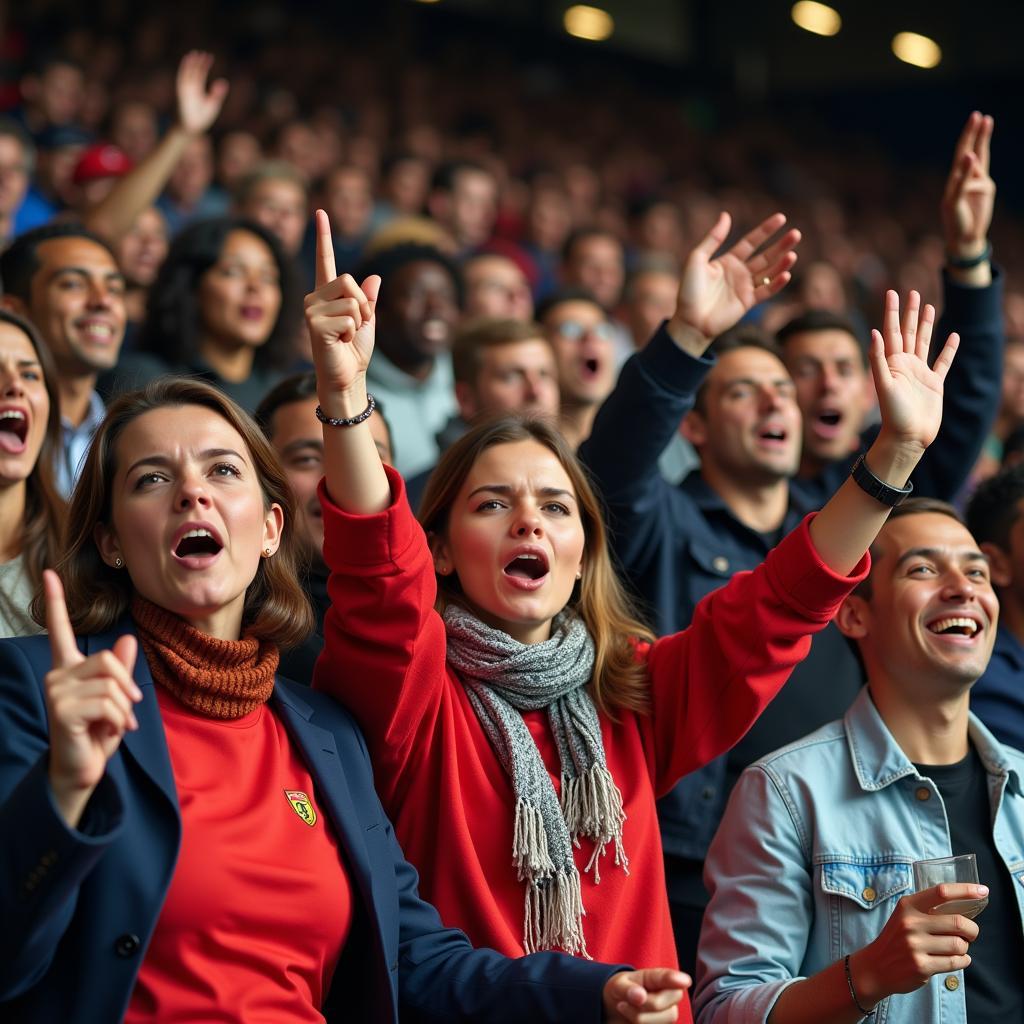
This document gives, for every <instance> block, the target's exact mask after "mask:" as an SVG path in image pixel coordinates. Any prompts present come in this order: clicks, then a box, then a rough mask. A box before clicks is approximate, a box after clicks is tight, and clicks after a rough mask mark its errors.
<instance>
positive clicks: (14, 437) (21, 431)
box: [0, 409, 28, 451]
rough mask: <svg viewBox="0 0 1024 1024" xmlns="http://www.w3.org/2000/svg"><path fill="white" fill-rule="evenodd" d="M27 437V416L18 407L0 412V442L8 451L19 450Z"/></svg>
mask: <svg viewBox="0 0 1024 1024" xmlns="http://www.w3.org/2000/svg"><path fill="white" fill-rule="evenodd" d="M27 437H28V417H27V416H26V415H25V414H24V413H23V412H22V411H21V410H20V409H4V410H3V412H0V444H2V445H3V447H4V448H5V449H6V450H8V451H21V450H22V449H23V448H24V447H25V438H27Z"/></svg>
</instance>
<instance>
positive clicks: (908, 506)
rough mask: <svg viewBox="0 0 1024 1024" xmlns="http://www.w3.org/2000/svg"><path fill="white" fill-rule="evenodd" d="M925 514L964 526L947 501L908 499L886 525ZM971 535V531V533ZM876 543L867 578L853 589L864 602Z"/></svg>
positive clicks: (867, 597)
mask: <svg viewBox="0 0 1024 1024" xmlns="http://www.w3.org/2000/svg"><path fill="white" fill-rule="evenodd" d="M926 513H932V514H934V515H940V516H949V518H950V519H955V520H956V521H957V522H958V523H959V524H960V525H961V526H963V525H965V524H964V520H963V517H962V516H961V515H960V513H959V512H958V511H957V510H956V509H955V508H954V507H953V506H952V505H950V503H949V502H948V501H940V500H939V499H938V498H908V499H907V500H906V501H904V502H902V503H901V504H899V505H897V506H896V507H895V508H894V509H893V510H892V511H891V512H890V513H889V518H888V519H887V520H886V522H887V523H891V522H894V521H895V520H897V519H905V518H906V517H907V516H920V515H924V514H926ZM971 532H972V533H973V531H971ZM878 550H879V549H878V544H877V541H876V542H875V543H873V544H872V545H871V548H870V552H871V559H872V562H871V569H870V571H869V572H868V575H867V577H866V578H865V579H864V580H863V581H862V582H860V583H858V584H857V586H856V587H854V589H853V593H854V594H856V595H857V596H858V597H863V598H864V599H865V600H869V599H870V598H871V594H872V591H873V587H872V584H871V577H872V575H873V574H874V571H875V564H876V556H877V554H878Z"/></svg>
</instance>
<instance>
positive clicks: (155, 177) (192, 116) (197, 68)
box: [83, 50, 228, 241]
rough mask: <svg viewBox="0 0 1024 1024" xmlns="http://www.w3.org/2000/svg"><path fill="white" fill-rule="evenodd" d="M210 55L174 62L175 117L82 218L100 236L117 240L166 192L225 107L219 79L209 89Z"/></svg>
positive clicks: (223, 85)
mask: <svg viewBox="0 0 1024 1024" xmlns="http://www.w3.org/2000/svg"><path fill="white" fill-rule="evenodd" d="M212 66H213V56H212V54H209V53H201V52H199V51H198V50H193V51H191V52H190V53H187V54H185V56H184V57H182V59H181V63H180V64H179V65H178V77H177V80H176V95H177V102H178V109H177V120H176V121H175V123H174V124H173V125H172V126H171V128H170V130H169V131H168V132H167V134H166V135H165V136H164V137H163V138H162V139H161V140H160V142H159V143H158V144H157V146H156V148H155V149H154V150H153V152H152V153H150V154H149V155H148V156H147V157H146V158H145V159H144V160H143V161H142V162H141V163H140V164H139V165H138V167H135V168H133V169H132V170H131V171H130V172H129V173H128V174H126V175H125V176H124V177H123V178H121V179H120V180H119V181H118V182H117V183H116V184H115V185H114V187H113V188H112V189H111V190H110V193H109V194H108V195H107V196H106V197H105V198H104V199H103V200H102V201H101V202H99V203H97V205H96V206H95V207H93V209H91V210H90V211H88V212H87V213H86V215H85V217H84V218H83V220H84V221H85V225H86V227H88V228H91V229H92V230H93V231H95V232H96V233H97V234H98V235H102V236H103V237H104V238H108V239H110V240H111V241H116V240H118V239H120V238H121V236H122V235H124V234H126V233H127V232H128V230H129V229H130V228H131V226H132V224H134V223H135V218H136V217H138V215H139V214H140V213H142V211H143V210H145V209H146V208H147V207H149V206H152V205H153V203H154V202H155V201H156V199H157V197H158V196H159V195H160V193H161V192H163V190H164V186H165V185H166V184H167V181H168V179H169V178H170V176H171V174H173V173H174V168H175V167H176V166H177V164H178V161H179V160H180V159H181V155H182V153H184V152H185V147H186V146H187V145H188V143H189V142H190V140H192V139H193V138H195V137H196V136H198V135H203V134H205V133H206V132H207V131H209V129H210V126H211V125H212V124H213V122H214V121H216V120H217V117H218V116H219V114H220V111H221V108H222V107H223V106H224V98H225V96H227V93H228V83H227V82H226V81H225V80H224V79H223V78H219V79H217V80H216V81H214V82H212V83H211V84H210V86H209V88H207V85H206V79H207V76H208V75H209V73H210V68H211V67H212Z"/></svg>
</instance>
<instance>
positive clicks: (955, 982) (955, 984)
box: [942, 974, 960, 992]
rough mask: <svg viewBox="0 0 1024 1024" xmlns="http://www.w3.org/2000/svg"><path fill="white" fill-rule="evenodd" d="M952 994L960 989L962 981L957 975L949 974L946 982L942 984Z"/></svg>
mask: <svg viewBox="0 0 1024 1024" xmlns="http://www.w3.org/2000/svg"><path fill="white" fill-rule="evenodd" d="M942 984H943V985H945V986H946V988H947V989H948V990H949V991H950V992H955V991H956V990H957V989H958V988H959V987H960V979H959V978H958V977H957V976H956V975H955V974H947V975H946V980H945V981H944V982H943V983H942Z"/></svg>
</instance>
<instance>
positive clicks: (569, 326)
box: [555, 320, 615, 341]
mask: <svg viewBox="0 0 1024 1024" xmlns="http://www.w3.org/2000/svg"><path fill="white" fill-rule="evenodd" d="M555 332H556V333H557V334H558V335H560V336H561V337H563V338H565V340H566V341H580V340H582V338H583V336H584V335H586V334H593V335H594V336H595V337H596V338H600V340H601V341H613V340H614V339H615V329H614V328H613V327H612V325H611V324H610V323H608V321H607V320H603V321H602V322H601V323H599V324H581V323H580V322H579V321H578V320H563V321H562V322H561V323H560V324H558V325H557V326H556V327H555Z"/></svg>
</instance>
